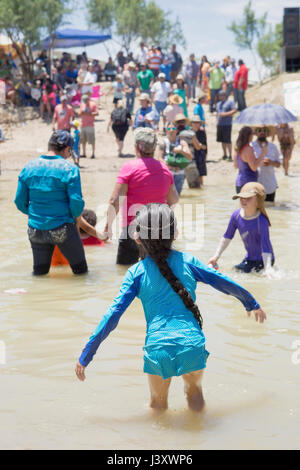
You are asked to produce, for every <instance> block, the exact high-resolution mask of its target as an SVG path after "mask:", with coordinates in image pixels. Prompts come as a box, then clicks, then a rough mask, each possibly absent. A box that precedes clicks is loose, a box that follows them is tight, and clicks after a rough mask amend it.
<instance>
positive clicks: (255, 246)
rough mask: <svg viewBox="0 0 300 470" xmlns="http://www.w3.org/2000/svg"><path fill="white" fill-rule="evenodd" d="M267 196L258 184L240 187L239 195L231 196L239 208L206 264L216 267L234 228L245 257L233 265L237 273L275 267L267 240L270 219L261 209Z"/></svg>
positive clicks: (252, 183) (271, 250)
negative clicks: (239, 238) (239, 205)
mask: <svg viewBox="0 0 300 470" xmlns="http://www.w3.org/2000/svg"><path fill="white" fill-rule="evenodd" d="M265 197H266V193H265V190H264V187H263V186H262V185H261V184H260V183H256V182H250V183H247V184H245V185H244V186H243V187H242V190H241V192H240V193H239V194H238V195H236V196H233V199H237V198H240V203H241V208H240V209H238V210H236V211H235V212H234V213H233V214H232V216H231V218H230V221H229V224H228V227H227V230H226V232H225V233H224V235H223V237H222V239H221V242H220V245H219V247H218V249H217V251H216V253H215V255H214V256H213V257H212V258H211V259H210V260H209V264H211V265H213V266H216V264H217V261H218V259H219V258H220V256H221V254H222V253H223V251H224V250H225V249H226V248H227V246H228V245H229V243H230V241H231V240H232V239H233V237H234V235H235V232H236V229H238V231H239V232H240V235H241V238H242V240H243V243H244V246H245V249H246V257H245V258H244V260H243V261H242V262H241V263H240V264H238V265H237V266H235V268H236V269H237V270H239V271H242V272H245V273H249V272H250V271H252V270H255V271H256V272H259V271H261V270H262V269H266V270H267V269H268V268H269V267H270V266H272V265H273V264H274V259H275V258H274V252H273V248H272V244H271V242H270V237H269V226H270V225H271V223H270V220H269V217H268V215H267V213H266V211H265V208H264V200H265Z"/></svg>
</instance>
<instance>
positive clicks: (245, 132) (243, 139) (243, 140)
mask: <svg viewBox="0 0 300 470" xmlns="http://www.w3.org/2000/svg"><path fill="white" fill-rule="evenodd" d="M252 134H253V130H252V128H251V127H249V126H244V127H242V129H241V130H240V132H239V135H238V138H237V141H236V149H237V151H238V152H240V151H241V150H242V148H243V147H245V145H248V144H249V139H250V136H251V135H252Z"/></svg>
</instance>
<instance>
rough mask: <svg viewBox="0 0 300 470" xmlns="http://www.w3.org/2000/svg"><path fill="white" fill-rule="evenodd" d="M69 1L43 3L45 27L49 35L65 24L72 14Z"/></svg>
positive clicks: (56, 0)
mask: <svg viewBox="0 0 300 470" xmlns="http://www.w3.org/2000/svg"><path fill="white" fill-rule="evenodd" d="M69 3H70V2H69V1H68V0H46V1H45V2H43V26H44V27H45V29H46V31H47V33H48V34H49V35H51V34H53V33H55V31H56V30H57V29H58V28H59V27H60V26H61V25H62V24H63V22H64V18H65V16H66V15H67V14H68V13H70V12H71V9H69V8H68V4H69Z"/></svg>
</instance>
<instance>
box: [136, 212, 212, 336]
mask: <svg viewBox="0 0 300 470" xmlns="http://www.w3.org/2000/svg"><path fill="white" fill-rule="evenodd" d="M135 224H136V232H137V234H138V238H139V240H140V242H141V244H142V250H141V257H142V258H145V256H146V254H148V255H149V256H150V258H152V259H153V261H154V262H155V263H156V265H157V267H158V269H159V271H160V273H161V274H162V276H163V277H164V278H165V279H166V280H167V281H168V283H169V284H170V286H171V287H172V289H173V290H174V291H175V292H176V294H178V295H179V297H180V298H181V300H182V301H183V303H184V305H185V306H186V308H187V309H188V310H190V311H191V312H192V313H193V315H194V317H195V318H196V320H197V322H198V323H199V325H200V328H201V329H202V323H203V321H202V316H201V314H200V311H199V308H198V306H197V305H196V304H195V303H194V301H193V299H192V297H191V295H190V293H189V292H188V290H187V289H186V288H185V287H184V285H183V284H182V282H181V281H180V280H179V279H178V278H177V277H176V276H175V274H174V273H173V271H172V269H171V268H170V266H169V264H168V262H167V257H168V255H169V253H170V251H171V246H172V242H173V241H174V237H175V233H176V219H175V215H174V212H173V211H172V209H171V208H170V207H169V206H168V205H167V204H147V205H145V206H143V207H142V209H141V210H140V211H139V212H138V213H137V215H136V218H135Z"/></svg>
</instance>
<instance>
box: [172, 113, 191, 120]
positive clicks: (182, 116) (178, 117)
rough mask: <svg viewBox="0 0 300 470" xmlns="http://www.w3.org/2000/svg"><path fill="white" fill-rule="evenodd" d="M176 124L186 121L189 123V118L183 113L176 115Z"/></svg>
mask: <svg viewBox="0 0 300 470" xmlns="http://www.w3.org/2000/svg"><path fill="white" fill-rule="evenodd" d="M173 121H174V122H178V121H185V122H187V121H188V118H187V117H186V116H185V115H184V114H183V113H178V114H176V116H175V118H174V120H173Z"/></svg>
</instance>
